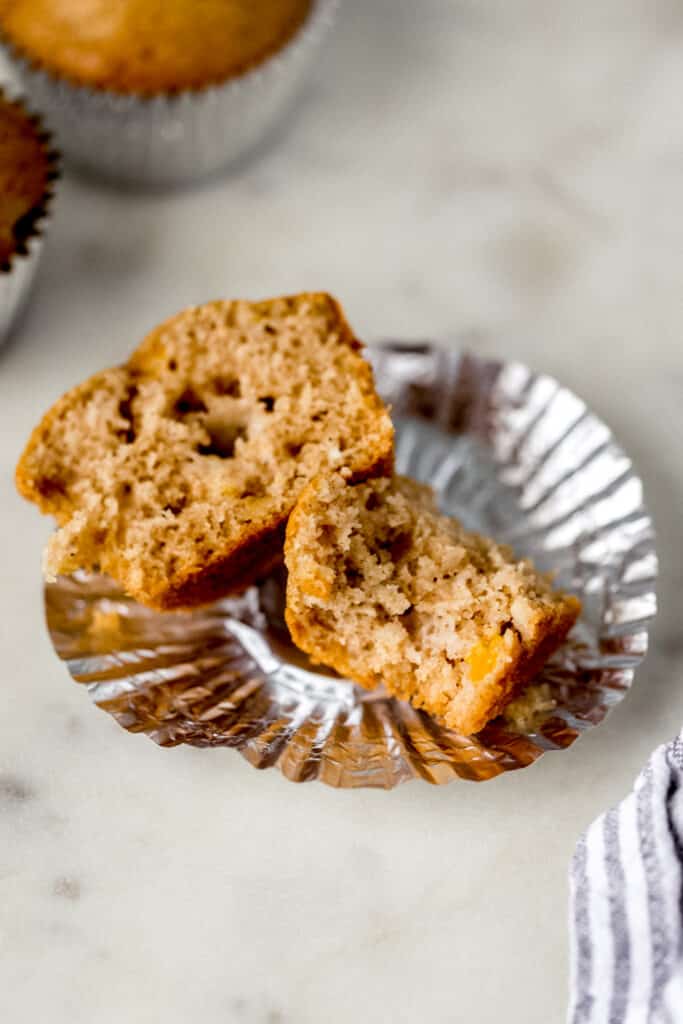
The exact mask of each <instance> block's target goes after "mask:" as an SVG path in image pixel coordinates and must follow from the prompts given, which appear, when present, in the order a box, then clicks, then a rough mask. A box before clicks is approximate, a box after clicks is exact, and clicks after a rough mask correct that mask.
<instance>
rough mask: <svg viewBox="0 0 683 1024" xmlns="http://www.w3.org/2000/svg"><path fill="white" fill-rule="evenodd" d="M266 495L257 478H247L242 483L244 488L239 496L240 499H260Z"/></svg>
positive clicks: (260, 481) (261, 481)
mask: <svg viewBox="0 0 683 1024" xmlns="http://www.w3.org/2000/svg"><path fill="white" fill-rule="evenodd" d="M265 493H266V487H265V484H264V482H263V480H261V479H260V478H259V477H257V476H255V477H249V479H248V480H246V481H245V483H244V488H243V489H242V493H241V494H240V497H241V498H262V497H263V495H264V494H265Z"/></svg>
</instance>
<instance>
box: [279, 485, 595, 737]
mask: <svg viewBox="0 0 683 1024" xmlns="http://www.w3.org/2000/svg"><path fill="white" fill-rule="evenodd" d="M285 562H286V565H287V570H288V581H287V607H286V612H285V616H286V620H287V625H288V626H289V629H290V632H291V634H292V638H293V640H294V642H295V643H296V644H297V645H298V646H299V647H300V648H301V649H302V650H304V651H306V652H307V653H308V654H310V655H311V656H312V657H313V659H314V660H315V661H318V662H321V663H323V664H325V665H329V666H331V667H332V668H335V669H336V670H337V671H338V672H341V673H342V674H343V675H346V676H348V677H350V678H351V679H353V680H356V681H357V682H359V683H360V684H361V685H363V686H366V687H369V688H374V687H376V686H378V685H379V684H380V683H384V685H385V686H386V689H387V690H388V692H389V693H390V694H392V695H393V696H395V697H399V698H401V699H402V700H409V701H410V702H411V703H412V704H413V705H414V706H415V707H418V708H424V709H425V710H426V711H427V712H429V714H432V715H435V716H437V717H438V718H440V719H442V720H443V721H444V722H445V723H446V725H447V726H448V727H449V728H451V729H455V730H456V731H457V732H460V733H462V734H464V735H470V734H472V733H476V732H479V730H480V729H482V728H483V727H484V726H485V725H486V723H487V722H488V721H489V720H490V719H491V718H493V717H495V716H496V715H497V714H499V713H500V712H501V711H502V710H503V708H504V707H505V706H506V704H507V703H508V702H509V701H510V700H512V698H513V697H514V696H515V694H516V693H518V692H519V690H520V689H521V688H522V687H523V686H524V685H525V684H526V683H528V682H530V681H531V680H532V679H533V677H534V676H535V675H536V673H537V672H538V671H539V670H540V669H541V668H542V666H543V664H544V662H545V661H546V660H547V659H548V658H549V657H550V655H551V654H552V653H553V651H554V650H555V649H556V648H557V647H559V646H560V644H561V643H562V642H563V640H564V638H565V637H566V635H567V633H568V632H569V630H570V629H571V627H572V626H573V624H574V622H575V621H576V618H577V616H578V614H579V611H580V602H579V601H578V599H577V598H575V597H572V596H570V595H567V594H562V593H560V592H557V591H555V590H553V588H552V586H551V585H550V583H549V582H548V580H547V579H545V578H544V577H543V576H542V575H540V574H539V573H538V572H536V570H535V569H534V568H533V566H532V565H531V563H530V562H528V561H523V560H518V559H516V558H515V557H514V555H513V554H512V552H511V551H510V549H509V548H506V547H504V546H503V545H500V544H496V543H495V541H493V540H490V539H488V538H486V537H482V536H479V535H478V534H475V533H469V532H467V531H465V530H464V529H463V528H462V527H461V526H460V524H459V523H458V522H457V521H456V520H454V519H450V518H448V517H447V516H443V515H440V514H439V512H438V510H437V508H436V504H435V501H434V495H433V493H432V491H431V488H429V487H426V486H424V485H422V484H418V483H416V482H415V481H414V480H409V479H408V478H406V477H395V478H391V479H389V478H386V479H377V480H371V481H368V482H366V483H360V484H355V483H354V482H353V480H351V479H349V478H348V476H345V475H344V474H343V473H332V474H329V475H326V476H320V477H318V478H317V479H316V480H313V481H312V482H311V483H310V484H309V485H308V487H307V488H306V489H305V490H304V492H303V493H302V495H301V497H300V498H299V500H298V502H297V504H296V506H295V508H294V511H293V513H292V515H291V517H290V519H289V523H288V526H287V539H286V544H285Z"/></svg>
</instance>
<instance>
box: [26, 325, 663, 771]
mask: <svg viewBox="0 0 683 1024" xmlns="http://www.w3.org/2000/svg"><path fill="white" fill-rule="evenodd" d="M371 356H372V358H373V362H374V364H375V368H376V378H377V384H378V387H379V390H380V392H381V393H382V395H383V397H384V398H385V399H386V400H387V401H390V402H391V403H392V405H393V413H394V416H395V423H396V428H397V450H396V461H397V468H398V470H399V471H401V472H405V473H409V474H411V475H413V476H415V477H417V478H418V479H419V480H424V481H428V482H429V483H431V484H432V485H433V486H434V487H435V488H436V490H437V492H438V495H439V500H440V504H441V506H442V508H443V509H444V510H445V511H447V512H449V513H451V514H454V515H457V516H458V517H459V518H460V519H461V520H462V521H463V522H464V523H465V525H466V526H468V527H470V528H474V529H478V530H481V531H484V532H486V533H490V534H491V535H493V536H494V537H496V538H497V539H498V540H501V541H506V542H508V543H510V544H512V545H513V546H514V547H515V549H516V550H517V552H518V553H519V554H520V555H528V556H530V557H532V558H533V559H534V561H535V562H536V565H537V566H538V567H539V568H540V569H541V570H543V571H548V572H553V573H555V577H556V582H557V584H558V586H559V587H561V588H562V589H566V590H570V591H572V592H574V593H576V594H578V595H579V596H580V597H581V599H582V601H583V612H582V615H581V618H580V620H579V622H578V623H577V625H576V627H575V628H574V630H573V631H572V633H571V635H570V637H569V639H568V641H567V642H566V643H565V645H564V646H563V647H562V649H561V650H560V651H558V652H557V654H556V655H555V656H554V657H553V658H552V659H551V660H550V662H549V663H548V664H547V666H546V667H545V669H544V671H543V672H542V673H541V674H540V676H539V677H538V679H537V680H536V682H538V683H544V684H546V687H544V695H545V696H547V695H548V694H549V695H550V700H549V701H548V700H545V696H544V700H543V701H542V702H541V707H542V711H541V712H540V713H539V714H538V715H536V716H534V718H533V720H532V721H531V722H529V723H527V724H528V729H527V731H525V732H520V731H519V729H515V728H513V727H512V726H511V725H509V724H508V723H507V722H506V720H505V719H503V718H501V719H496V720H495V721H494V722H491V723H489V725H488V726H487V727H486V728H485V729H484V730H483V732H482V733H480V734H479V735H478V736H472V737H465V736H458V735H457V734H455V733H453V732H451V731H449V730H447V729H445V728H444V727H443V726H442V725H441V724H440V723H439V722H438V721H436V720H434V719H432V718H430V717H429V716H428V715H426V714H425V713H424V712H422V711H416V710H414V709H413V708H412V707H411V706H410V705H409V704H406V703H403V702H401V701H397V700H394V699H392V698H389V697H387V696H386V695H385V694H384V693H383V692H382V691H373V692H368V691H366V690H363V689H362V688H360V687H357V686H354V685H352V684H351V683H349V682H348V681H346V680H342V679H340V678H339V677H337V676H336V675H335V674H334V673H333V672H331V671H328V670H325V669H321V668H320V666H313V665H311V663H310V662H309V661H308V659H307V658H306V656H305V655H304V654H302V652H300V651H299V650H297V648H295V647H294V646H293V644H292V643H291V641H290V639H289V635H288V633H287V630H286V626H285V624H284V620H283V602H284V596H283V583H284V580H283V578H282V575H283V574H282V573H281V574H279V575H278V574H276V575H274V576H272V577H271V578H270V579H268V580H267V581H266V582H265V583H263V584H261V585H260V586H258V587H252V588H251V589H249V590H248V591H247V592H246V593H245V594H244V595H242V596H241V597H239V598H231V599H228V600H224V601H220V602H218V603H216V604H214V605H211V606H209V607H205V608H200V609H197V610H195V611H192V612H175V613H158V612H152V611H150V610H149V609H146V608H143V607H141V606H140V605H138V604H136V603H135V602H134V601H132V600H131V599H130V598H128V597H126V596H125V595H124V594H122V593H121V591H120V590H119V589H118V587H117V586H116V585H115V584H113V583H112V582H111V580H108V579H107V578H106V577H102V576H93V575H85V574H78V575H76V576H73V577H63V578H59V579H58V580H57V581H56V582H55V583H50V584H47V585H46V588H45V602H46V613H47V624H48V628H49V631H50V636H51V638H52V642H53V644H54V646H55V649H56V651H57V653H58V655H59V656H60V658H63V659H64V660H65V661H66V663H67V665H68V668H69V670H70V672H71V675H72V676H73V678H74V679H75V680H76V682H78V683H81V684H84V685H86V686H87V688H88V690H89V692H90V696H91V697H92V699H93V700H94V701H95V703H96V704H97V705H98V706H99V707H101V708H103V709H104V710H106V711H107V712H109V713H110V714H111V715H113V716H114V717H115V718H116V720H117V721H118V722H119V723H120V724H121V725H122V726H123V727H124V728H125V729H128V730H129V731H131V732H144V733H146V734H147V735H148V736H150V737H151V738H152V739H153V740H155V741H156V742H157V743H159V744H161V745H162V746H168V747H171V746H175V745H176V744H180V743H189V744H192V745H194V746H202V747H204V746H221V747H234V748H236V749H237V750H239V751H240V753H241V754H242V755H243V756H244V757H245V758H246V759H247V760H248V761H250V762H251V764H253V765H255V766H256V767H258V768H269V767H272V766H275V767H277V768H279V769H280V771H282V772H283V774H284V775H285V776H286V777H287V778H288V779H291V780H293V781H296V782H303V781H307V780H311V779H318V780H320V781H321V782H325V783H327V784H328V785H331V786H338V787H344V788H349V787H359V786H374V787H384V788H387V789H389V788H392V787H393V786H396V785H397V784H398V783H400V782H404V781H406V780H408V779H413V778H421V779H424V780H426V781H428V782H431V783H437V784H440V783H445V782H450V781H452V780H453V779H456V778H463V779H472V780H478V781H481V780H485V779H490V778H492V777H494V776H496V775H499V774H500V773H501V772H507V771H511V770H513V769H519V768H523V767H526V766H527V765H529V764H531V763H532V762H534V761H535V760H536V759H537V758H538V757H539V756H540V755H541V754H542V753H543V752H544V751H547V750H557V749H563V748H565V747H568V746H570V745H571V744H572V743H573V742H574V740H575V739H576V738H577V737H578V736H579V734H580V733H582V732H585V731H586V730H587V729H590V728H592V727H593V726H595V725H597V724H598V723H599V722H600V721H602V719H603V718H604V717H605V715H606V714H607V713H608V712H609V710H610V709H611V708H612V707H614V706H615V705H616V704H617V703H619V701H621V700H622V698H623V697H624V695H625V693H626V692H627V690H628V688H629V687H630V685H631V683H632V681H633V677H634V673H635V670H636V668H637V666H638V664H639V663H640V661H641V659H642V658H643V656H644V655H645V652H646V650H647V640H648V626H649V623H650V620H651V619H652V617H653V615H654V613H655V608H656V599H655V581H656V575H657V559H656V554H655V549H654V538H653V528H652V523H651V520H650V517H649V515H648V513H647V511H646V510H645V507H644V505H643V494H642V485H641V483H640V480H639V479H638V477H637V476H636V475H635V473H634V471H633V467H632V465H631V462H630V460H629V458H628V457H627V456H626V455H625V454H624V452H623V451H622V450H621V448H620V447H619V446H618V445H617V444H616V443H615V441H614V439H613V437H612V435H611V433H610V431H609V429H608V427H606V426H605V424H604V423H602V422H601V421H600V420H599V419H598V418H597V417H596V416H594V415H593V414H592V413H591V412H590V411H589V410H588V409H587V408H586V406H585V405H584V403H583V402H582V401H581V400H580V399H579V398H577V397H576V396H575V395H574V394H572V392H571V391H569V390H568V389H566V388H564V387H562V386H561V385H560V384H558V383H557V381H555V380H553V379H552V378H550V377H547V376H545V375H542V374H535V373H533V372H532V371H530V370H528V369H527V368H526V367H524V366H522V365H521V364H518V363H502V362H494V361H487V360H483V359H479V358H477V357H475V356H472V355H467V354H465V355H460V354H457V353H453V352H446V351H443V350H441V349H439V348H437V347H435V346H432V345H423V346H419V347H415V346H413V347H410V348H405V347H396V346H392V345H389V346H383V347H381V348H378V349H375V350H374V351H372V350H371ZM549 704H550V705H552V706H551V707H549V706H548V705H549Z"/></svg>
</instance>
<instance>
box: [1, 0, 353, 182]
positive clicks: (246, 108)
mask: <svg viewBox="0 0 683 1024" xmlns="http://www.w3.org/2000/svg"><path fill="white" fill-rule="evenodd" d="M337 5H338V0H314V4H313V8H312V10H311V12H310V14H309V16H308V19H307V20H306V22H305V23H304V25H302V27H301V28H300V29H299V31H298V32H297V33H296V34H295V35H294V36H293V38H292V39H291V40H289V42H288V43H287V44H286V45H285V46H283V47H282V49H281V50H278V51H277V52H276V53H274V54H273V55H272V56H271V57H269V58H268V59H267V60H265V61H264V62H263V63H262V64H259V65H257V66H256V67H255V68H253V69H252V70H250V71H247V72H246V73H245V74H243V75H240V76H236V77H234V78H230V79H229V80H228V81H226V82H225V83H224V84H221V85H217V86H210V87H207V88H206V89H198V90H185V91H181V92H179V93H177V94H168V95H167V94H163V95H159V96H153V97H144V96H138V95H135V94H123V93H116V92H113V91H107V90H105V89H95V88H89V87H87V86H80V85H75V84H73V83H72V82H70V81H69V80H68V79H66V78H60V77H58V76H56V75H54V74H51V73H50V72H49V71H47V70H45V69H43V68H42V67H40V66H38V65H36V64H34V63H32V62H31V61H30V59H28V57H27V56H25V55H24V54H22V53H21V52H20V51H19V50H18V49H17V48H16V47H15V46H13V45H12V43H11V42H10V41H9V40H4V42H5V49H6V51H7V55H8V58H9V60H10V63H11V64H12V67H13V69H14V71H15V72H16V75H17V77H18V78H19V80H20V82H21V84H22V87H23V88H24V90H25V92H26V93H27V95H28V96H29V97H30V98H31V100H32V102H34V103H35V105H36V106H37V107H38V108H39V109H41V110H43V111H44V112H45V115H46V117H47V119H48V122H49V124H50V127H51V128H52V129H53V131H54V132H55V134H56V136H57V139H58V142H59V146H60V148H61V150H62V152H63V153H64V155H65V157H67V158H68V159H69V160H71V161H73V163H74V164H75V165H77V166H78V167H81V168H82V169H83V170H85V171H86V172H88V173H90V174H94V175H97V176H100V177H104V178H107V179H109V180H111V181H113V182H118V183H121V184H127V185H144V186H161V187H168V186H172V185H181V184H185V183H189V182H191V181H195V180H199V179H201V178H204V177H207V176H209V175H211V174H213V173H216V172H217V171H219V170H221V169H223V168H224V167H227V165H228V164H230V163H233V162H234V161H236V160H238V159H239V158H241V157H242V156H244V155H245V154H246V153H248V152H249V151H250V150H252V149H254V148H255V147H256V145H257V144H258V143H259V142H260V141H262V139H263V138H264V137H265V136H266V134H267V132H268V130H269V129H270V128H271V127H272V126H273V125H274V124H275V123H276V122H277V120H278V119H279V118H281V117H282V115H283V114H285V113H286V111H287V109H288V108H289V106H290V104H291V103H292V101H293V99H294V97H295V95H296V93H297V91H298V90H299V88H300V86H301V84H302V82H303V80H304V79H305V76H306V74H307V73H308V71H309V68H310V66H311V64H312V62H313V59H314V57H315V54H316V52H317V50H318V47H319V44H320V43H321V42H322V40H323V38H324V36H325V34H326V31H327V29H328V28H329V26H330V25H331V23H332V20H333V16H334V11H335V9H336V7H337Z"/></svg>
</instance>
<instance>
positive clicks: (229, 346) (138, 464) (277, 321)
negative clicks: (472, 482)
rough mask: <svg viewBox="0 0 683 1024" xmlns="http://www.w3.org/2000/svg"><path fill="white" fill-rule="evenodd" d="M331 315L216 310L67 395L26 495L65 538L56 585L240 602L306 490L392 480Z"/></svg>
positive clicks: (339, 323) (350, 355)
mask: <svg viewBox="0 0 683 1024" xmlns="http://www.w3.org/2000/svg"><path fill="white" fill-rule="evenodd" d="M359 350H360V343H359V342H358V341H357V339H356V338H355V337H354V335H353V333H352V332H351V329H350V327H349V325H348V324H347V322H346V320H345V318H344V315H343V312H342V310H341V308H340V306H339V305H338V304H337V302H336V301H335V300H334V299H332V298H331V297H330V296H329V295H325V294H322V293H321V294H302V295H296V296H292V297H288V298H281V299H272V300H267V301H264V302H245V301H233V302H212V303H208V304H206V305H204V306H198V307H193V308H190V309H188V310H186V311H185V312H183V313H180V314H179V315H178V316H175V317H173V318H172V319H170V320H168V321H167V322H166V323H164V324H162V325H161V326H160V327H158V328H156V330H154V331H152V332H151V334H150V335H149V336H148V337H147V338H146V339H145V340H144V341H143V343H142V344H141V345H140V347H139V348H138V349H137V350H136V351H135V352H134V353H133V355H132V356H131V357H130V359H129V360H128V362H127V363H126V364H125V365H123V366H119V367H115V368H113V369H110V370H105V371H103V372H102V373H99V374H96V375H95V376H94V377H91V378H90V380H87V381H85V383H83V384H81V385H80V386H78V387H76V388H74V389H73V390H72V391H69V392H68V393H67V394H66V395H64V396H63V397H62V398H61V399H60V400H59V401H58V402H57V403H56V404H55V405H54V406H53V407H52V409H51V410H50V411H49V412H48V413H47V414H46V416H45V417H44V419H43V420H42V422H41V423H40V424H39V425H38V427H37V428H36V429H35V431H34V432H33V435H32V437H31V439H30V441H29V443H28V446H27V448H26V450H25V452H24V454H23V455H22V457H21V460H20V462H19V465H18V467H17V487H18V489H19V491H20V492H21V493H22V494H23V495H24V496H25V497H26V498H28V499H29V500H31V501H33V502H35V503H36V504H37V505H38V506H39V508H40V509H41V511H43V512H48V513H51V514H52V515H54V516H55V517H56V519H57V522H58V523H59V525H60V527H61V529H60V530H58V531H57V533H56V534H55V535H54V536H53V537H52V539H51V541H50V542H49V544H48V548H47V552H46V563H45V564H46V570H47V572H48V573H49V574H51V575H55V574H58V573H69V572H73V571H74V570H76V569H100V570H101V571H103V572H106V573H108V574H109V575H111V576H112V577H113V578H114V579H116V580H118V581H119V582H120V583H121V584H122V585H123V587H124V588H125V589H126V590H127V591H128V592H129V593H130V594H131V595H132V596H133V597H135V598H136V599H137V600H139V601H141V602H142V603H144V604H147V605H149V606H151V607H154V608H161V609H164V608H178V607H187V606H192V605H196V604H201V603H204V602H208V601H211V600H214V599H216V598H218V597H221V596H223V595H225V594H227V593H231V592H235V591H238V590H240V589H242V588H243V587H244V586H246V585H247V584H249V583H250V582H252V581H253V580H254V579H256V578H257V577H259V576H261V575H262V574H264V573H266V572H267V571H268V569H269V568H270V567H272V566H273V565H274V564H276V563H278V562H279V561H281V559H282V545H283V539H284V527H285V523H286V521H287V518H288V516H289V514H290V512H291V510H292V508H293V506H294V503H295V502H296V499H297V498H298V496H299V494H300V493H301V491H302V490H303V488H304V487H305V485H306V484H307V483H308V482H309V481H310V480H311V479H312V478H313V477H315V476H316V475H317V474H318V473H320V472H321V471H324V470H328V469H332V468H335V467H345V468H346V470H347V471H348V472H349V473H350V474H351V476H352V477H353V478H354V479H361V478H364V477H367V476H370V475H372V474H375V473H383V472H387V471H390V469H391V465H392V459H393V428H392V425H391V421H390V418H389V414H388V412H387V410H386V409H385V407H384V405H383V404H382V402H381V401H380V399H379V398H378V396H377V394H376V392H375V388H374V383H373V378H372V371H371V369H370V366H369V364H368V363H367V362H366V361H365V359H364V358H363V356H362V355H361V353H360V351H359Z"/></svg>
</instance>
